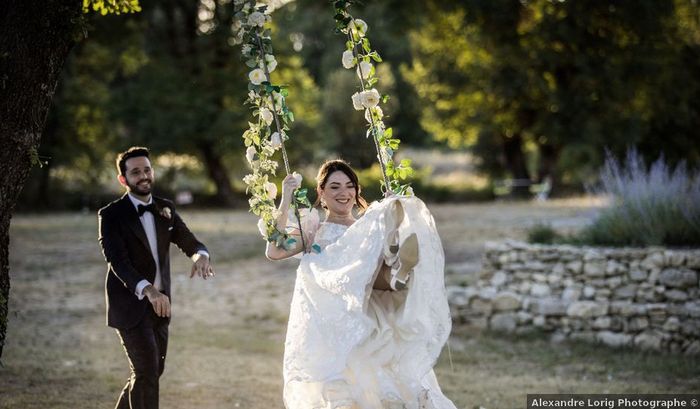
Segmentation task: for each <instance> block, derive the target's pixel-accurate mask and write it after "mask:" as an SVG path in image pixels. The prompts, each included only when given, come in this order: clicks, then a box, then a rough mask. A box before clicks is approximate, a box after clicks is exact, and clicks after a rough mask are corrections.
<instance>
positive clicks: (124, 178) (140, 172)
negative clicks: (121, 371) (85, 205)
mask: <svg viewBox="0 0 700 409" xmlns="http://www.w3.org/2000/svg"><path fill="white" fill-rule="evenodd" d="M117 172H118V176H117V178H118V179H119V183H120V184H121V185H122V186H124V187H125V188H126V194H125V195H124V196H122V198H121V199H118V200H116V201H114V202H112V203H110V204H108V205H107V206H105V207H103V208H102V209H100V210H99V212H98V221H99V235H100V237H99V241H100V245H101V246H102V253H103V254H104V257H105V260H107V267H108V268H107V278H106V283H105V289H106V298H107V325H109V326H110V327H113V328H115V329H116V330H117V334H118V335H119V338H120V339H121V343H122V346H123V347H124V351H125V352H126V356H127V359H128V360H129V367H130V368H131V376H130V377H129V380H128V382H127V384H126V386H125V387H124V389H123V390H122V393H121V395H120V396H119V401H118V402H117V406H116V409H157V408H158V379H159V378H160V375H161V374H162V373H163V369H164V364H165V356H166V352H167V348H168V324H169V322H170V294H171V293H170V256H169V249H170V243H171V242H172V243H175V244H176V245H177V246H178V247H179V248H180V250H182V251H183V252H184V253H185V254H187V256H188V257H191V258H192V260H193V262H194V265H193V266H192V271H191V274H190V278H191V277H194V275H195V274H196V275H198V276H201V277H202V278H204V279H206V278H207V277H211V276H214V270H213V268H212V266H211V265H210V264H209V254H208V252H207V248H206V247H205V246H204V244H202V243H200V242H199V241H198V240H197V239H196V238H195V236H194V235H193V234H192V233H191V232H190V231H189V229H188V228H187V226H185V223H184V222H183V221H182V219H181V218H180V216H179V215H178V214H177V213H176V212H175V207H174V206H173V203H172V202H171V201H169V200H166V199H161V198H159V197H154V196H152V195H151V189H152V187H153V182H154V179H155V174H154V171H153V168H152V167H151V162H150V160H149V152H148V149H146V148H141V147H132V148H129V149H128V150H127V151H126V152H123V153H120V154H119V155H118V156H117Z"/></svg>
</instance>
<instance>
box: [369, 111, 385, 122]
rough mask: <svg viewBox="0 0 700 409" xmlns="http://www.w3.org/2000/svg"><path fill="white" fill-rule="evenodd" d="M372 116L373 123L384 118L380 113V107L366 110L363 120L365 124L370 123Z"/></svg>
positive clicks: (382, 113)
mask: <svg viewBox="0 0 700 409" xmlns="http://www.w3.org/2000/svg"><path fill="white" fill-rule="evenodd" d="M372 116H374V120H375V121H378V120H380V119H382V118H383V117H384V112H382V109H381V108H380V107H374V108H369V109H367V110H366V111H365V119H366V120H367V122H369V123H372Z"/></svg>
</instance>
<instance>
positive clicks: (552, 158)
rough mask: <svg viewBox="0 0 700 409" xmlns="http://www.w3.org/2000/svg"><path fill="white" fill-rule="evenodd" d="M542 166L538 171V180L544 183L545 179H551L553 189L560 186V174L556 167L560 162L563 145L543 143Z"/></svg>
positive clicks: (541, 146) (541, 147)
mask: <svg viewBox="0 0 700 409" xmlns="http://www.w3.org/2000/svg"><path fill="white" fill-rule="evenodd" d="M539 148H540V166H539V169H538V171H537V182H538V183H542V182H544V181H545V179H549V183H550V184H551V189H552V191H553V190H554V189H556V188H557V187H558V186H559V174H558V173H557V170H556V167H557V162H559V153H560V152H561V147H559V146H555V145H551V144H542V145H540V147H539Z"/></svg>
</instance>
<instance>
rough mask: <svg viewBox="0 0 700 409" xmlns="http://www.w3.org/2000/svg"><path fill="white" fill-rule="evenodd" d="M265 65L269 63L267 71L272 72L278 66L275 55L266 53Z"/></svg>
mask: <svg viewBox="0 0 700 409" xmlns="http://www.w3.org/2000/svg"><path fill="white" fill-rule="evenodd" d="M265 65H267V72H272V71H274V70H275V68H277V60H276V59H275V56H274V55H270V54H265Z"/></svg>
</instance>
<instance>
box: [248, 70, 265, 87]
mask: <svg viewBox="0 0 700 409" xmlns="http://www.w3.org/2000/svg"><path fill="white" fill-rule="evenodd" d="M248 78H250V82H252V83H253V85H260V84H262V82H263V81H266V80H267V78H266V77H265V71H263V70H261V69H260V68H256V69H254V70H253V71H251V72H250V73H249V74H248Z"/></svg>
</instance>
